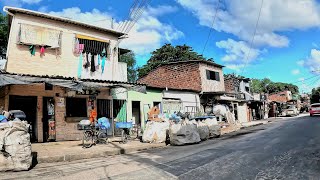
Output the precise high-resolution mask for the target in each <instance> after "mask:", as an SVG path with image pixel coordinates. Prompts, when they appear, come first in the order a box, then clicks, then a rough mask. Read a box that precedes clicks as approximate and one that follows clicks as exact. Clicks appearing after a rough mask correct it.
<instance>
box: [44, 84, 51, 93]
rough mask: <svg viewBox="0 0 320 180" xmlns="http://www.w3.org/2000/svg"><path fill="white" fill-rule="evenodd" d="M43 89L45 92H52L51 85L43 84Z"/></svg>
mask: <svg viewBox="0 0 320 180" xmlns="http://www.w3.org/2000/svg"><path fill="white" fill-rule="evenodd" d="M44 89H45V90H46V91H52V90H53V86H52V84H48V83H45V84H44Z"/></svg>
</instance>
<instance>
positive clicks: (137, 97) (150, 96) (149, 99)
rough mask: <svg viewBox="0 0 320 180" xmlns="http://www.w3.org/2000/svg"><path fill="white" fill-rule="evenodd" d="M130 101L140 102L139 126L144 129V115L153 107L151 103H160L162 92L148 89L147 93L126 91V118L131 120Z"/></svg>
mask: <svg viewBox="0 0 320 180" xmlns="http://www.w3.org/2000/svg"><path fill="white" fill-rule="evenodd" d="M132 101H139V102H140V120H141V126H142V127H143V128H144V126H145V123H144V122H145V121H146V117H147V116H146V114H147V113H148V111H149V109H150V108H151V107H153V102H162V90H157V89H148V88H147V93H146V94H144V93H139V92H136V91H128V101H127V118H128V120H131V119H132V117H133V116H132Z"/></svg>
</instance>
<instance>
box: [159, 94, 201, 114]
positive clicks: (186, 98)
mask: <svg viewBox="0 0 320 180" xmlns="http://www.w3.org/2000/svg"><path fill="white" fill-rule="evenodd" d="M163 98H175V99H180V100H181V102H182V111H181V112H185V111H186V107H187V106H195V107H197V108H198V110H200V98H199V94H198V93H195V92H187V91H174V90H169V91H163ZM163 111H165V109H163Z"/></svg>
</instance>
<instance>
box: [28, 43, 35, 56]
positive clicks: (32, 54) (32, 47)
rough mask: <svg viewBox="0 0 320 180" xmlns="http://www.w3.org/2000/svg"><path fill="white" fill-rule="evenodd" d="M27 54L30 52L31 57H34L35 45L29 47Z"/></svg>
mask: <svg viewBox="0 0 320 180" xmlns="http://www.w3.org/2000/svg"><path fill="white" fill-rule="evenodd" d="M29 52H30V54H31V56H34V55H35V54H36V46H35V45H31V46H30V47H29Z"/></svg>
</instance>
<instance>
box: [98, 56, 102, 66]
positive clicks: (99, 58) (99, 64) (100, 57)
mask: <svg viewBox="0 0 320 180" xmlns="http://www.w3.org/2000/svg"><path fill="white" fill-rule="evenodd" d="M100 58H101V57H100V54H98V65H100Z"/></svg>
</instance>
